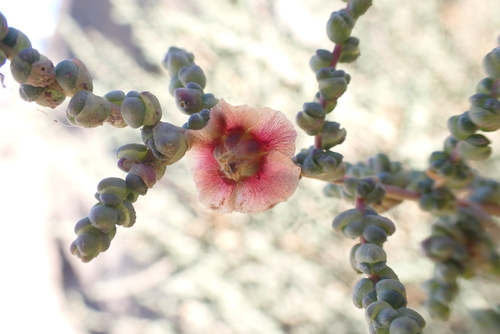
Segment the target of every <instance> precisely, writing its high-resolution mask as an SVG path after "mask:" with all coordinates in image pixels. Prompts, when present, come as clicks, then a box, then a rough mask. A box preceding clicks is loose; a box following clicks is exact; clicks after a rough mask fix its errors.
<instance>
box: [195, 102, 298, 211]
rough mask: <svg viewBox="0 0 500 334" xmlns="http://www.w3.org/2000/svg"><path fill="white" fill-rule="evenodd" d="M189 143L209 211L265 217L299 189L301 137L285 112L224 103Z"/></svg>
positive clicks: (199, 189)
mask: <svg viewBox="0 0 500 334" xmlns="http://www.w3.org/2000/svg"><path fill="white" fill-rule="evenodd" d="M186 137H187V139H188V142H189V144H190V147H191V170H192V171H193V176H194V182H195V184H196V188H197V189H198V191H199V194H200V195H199V199H200V201H201V202H202V203H203V204H204V205H205V206H207V207H209V208H210V209H213V210H215V211H218V212H224V213H228V212H233V211H237V212H245V213H253V212H262V211H265V210H268V209H270V208H272V207H274V206H275V205H276V204H278V203H280V202H283V201H286V200H288V198H290V196H292V195H293V193H294V192H295V189H296V188H297V185H298V182H299V175H300V168H299V167H297V166H296V165H295V164H294V163H293V162H292V160H291V159H292V156H293V154H294V152H295V138H296V137H297V133H296V132H295V130H294V129H293V125H292V123H291V122H290V121H289V120H288V119H287V118H286V117H285V115H284V114H283V113H281V112H280V111H276V110H273V109H270V108H259V109H255V108H252V107H249V106H247V105H241V106H231V105H229V104H227V103H226V102H225V101H224V100H222V99H221V100H220V102H219V103H218V104H217V105H216V106H215V107H213V108H212V109H211V113H210V120H209V121H208V124H207V125H206V126H205V127H204V128H203V129H201V130H188V131H186Z"/></svg>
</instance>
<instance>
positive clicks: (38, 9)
mask: <svg viewBox="0 0 500 334" xmlns="http://www.w3.org/2000/svg"><path fill="white" fill-rule="evenodd" d="M374 2H375V5H374V6H373V7H372V8H371V9H370V10H369V11H368V12H367V13H366V14H365V15H364V16H362V17H361V18H360V19H359V21H358V22H357V24H356V27H355V29H354V31H353V36H356V37H358V38H360V40H361V52H362V55H361V57H360V58H359V59H358V60H357V61H356V62H355V63H352V64H341V65H340V66H339V68H340V69H344V70H345V71H346V72H348V73H349V74H350V75H351V76H352V80H351V83H350V85H349V89H348V91H347V93H346V94H345V95H344V96H343V97H342V98H341V99H340V101H339V105H338V106H337V108H336V109H335V111H334V112H333V113H331V114H330V115H329V120H335V121H337V122H340V123H341V124H342V126H343V127H345V128H346V129H347V132H348V136H347V140H346V142H345V143H344V144H342V145H341V146H339V147H338V152H340V153H342V154H343V155H344V156H345V159H346V161H349V162H352V163H355V162H357V161H365V160H366V159H367V158H368V157H370V156H373V155H375V154H376V153H378V152H383V153H386V154H388V155H389V156H390V157H391V158H392V159H393V160H399V161H402V162H403V163H405V164H406V165H407V166H411V167H412V168H415V169H419V170H422V169H424V168H425V166H426V164H427V157H428V156H429V155H430V154H431V153H432V152H433V151H435V150H440V149H441V147H442V143H443V141H444V139H445V138H446V136H447V135H448V134H447V129H446V120H447V119H448V118H449V117H450V116H452V115H456V114H461V113H462V112H464V111H465V110H467V108H468V97H469V96H470V95H471V94H473V93H474V87H475V85H476V83H477V82H478V81H479V80H480V79H482V78H483V77H484V73H483V71H482V69H481V67H480V64H481V60H482V58H483V57H484V55H485V54H486V53H488V52H489V51H491V49H493V48H494V47H495V46H496V45H497V37H498V35H499V33H500V19H499V17H498V13H500V2H499V1H497V0H476V1H474V4H473V5H471V2H470V1H466V0H434V1H418V2H417V1H407V2H403V3H402V2H401V1H396V0H376V1H374ZM344 6H345V4H344V3H343V2H341V1H340V0H337V1H326V0H307V1H305V0H212V1H203V0H189V1H187V0H86V1H76V0H75V1H66V0H37V1H22V0H19V1H7V0H2V1H1V2H0V11H2V12H3V14H4V15H5V16H6V18H7V20H8V23H9V26H12V27H15V28H17V29H19V30H21V31H23V32H24V33H25V34H26V35H27V36H28V37H30V39H31V41H32V43H33V47H35V48H37V49H38V50H40V51H41V52H42V53H44V54H45V55H47V56H48V57H49V58H51V59H52V61H53V62H54V63H57V62H59V61H61V60H63V59H66V58H70V57H75V58H79V59H81V60H82V61H83V62H84V63H85V64H86V66H87V67H88V69H89V70H90V72H91V73H92V75H93V77H94V93H96V94H98V95H104V94H105V93H107V92H109V91H111V90H116V89H120V90H123V91H125V92H127V91H130V90H138V91H144V90H148V91H151V92H152V93H153V94H155V95H156V96H157V97H158V98H159V100H160V101H161V103H162V107H163V110H164V117H163V120H165V121H168V122H171V123H174V124H177V125H182V124H183V123H184V122H185V121H186V120H187V117H186V116H185V115H183V114H182V113H180V112H179V111H178V110H177V109H176V107H175V104H174V102H173V98H172V97H171V96H170V95H169V94H168V82H169V78H168V73H167V71H166V70H164V69H163V68H162V67H161V65H160V64H161V61H162V60H163V57H164V55H165V53H166V51H167V50H168V48H169V47H170V46H172V45H175V46H177V47H181V48H184V49H186V50H188V51H190V52H193V53H194V54H195V57H196V58H195V62H196V63H197V64H198V65H200V66H201V67H202V68H203V69H204V71H205V73H206V75H207V78H208V84H207V88H206V89H205V92H211V93H213V94H214V95H215V96H216V97H218V98H224V99H226V100H227V101H228V102H229V103H231V104H243V103H244V104H249V105H252V106H256V107H259V106H268V107H272V108H274V109H278V110H281V111H283V112H284V113H285V114H287V115H288V116H289V117H290V119H293V118H294V117H295V114H296V113H297V112H298V111H299V110H301V109H300V108H301V107H302V104H303V103H304V102H308V101H311V100H312V98H313V96H314V94H315V93H316V91H317V83H316V80H315V77H314V73H313V72H312V71H311V70H310V69H309V66H308V62H309V59H310V57H311V56H312V55H313V54H314V52H315V50H316V49H318V48H320V49H331V48H332V47H333V45H332V43H331V42H330V41H329V40H328V38H327V37H326V34H325V25H326V21H327V20H328V18H329V16H330V13H331V12H332V11H334V10H338V9H340V8H343V7H344ZM9 72H10V71H9V67H8V63H7V64H6V65H5V66H4V67H2V68H1V69H0V73H2V74H4V75H5V76H6V78H5V81H4V86H5V87H3V88H0V115H1V119H2V122H1V123H0V132H1V133H2V136H1V141H0V175H2V188H3V191H2V192H1V194H0V199H1V201H0V203H1V204H0V205H1V208H2V221H3V223H2V238H1V242H0V254H2V255H3V256H2V257H3V261H2V262H3V265H2V270H1V272H2V274H1V275H0V296H1V297H0V314H1V317H0V318H1V319H2V320H1V321H0V332H2V333H3V332H5V333H29V332H34V331H43V330H50V332H51V333H68V334H86V333H92V334H94V333H95V334H97V333H98V334H118V333H119V334H136V333H137V334H138V333H141V334H163V333H166V334H170V333H172V334H174V333H176V334H177V333H179V334H181V333H182V334H191V333H192V334H204V333H218V334H232V333H237V334H240V333H241V334H247V333H248V334H251V333H267V334H282V333H287V334H288V333H289V334H309V333H314V334H316V333H325V334H326V333H339V334H343V333H345V334H347V333H349V334H358V333H367V327H366V322H365V320H364V313H363V311H362V310H358V309H356V308H355V307H354V306H353V305H352V302H351V290H352V287H353V285H354V284H355V282H356V281H357V280H358V279H359V278H360V277H361V276H359V275H357V274H355V273H354V272H353V270H352V269H351V268H350V266H349V264H348V254H349V250H350V247H351V246H352V245H353V244H354V243H355V242H354V241H352V240H347V239H345V238H343V237H342V236H340V235H337V234H335V233H334V232H333V231H332V230H331V227H330V224H331V220H332V219H333V217H334V216H335V214H336V213H338V212H339V211H341V210H345V209H348V208H350V207H351V206H350V205H349V204H347V203H342V202H339V201H338V200H335V199H331V198H326V197H324V196H323V194H322V188H323V186H324V184H323V183H322V182H320V181H315V180H307V179H306V180H302V181H301V185H300V186H299V188H298V189H297V191H296V193H295V195H294V196H293V197H292V198H291V199H290V201H288V202H287V203H283V204H280V205H278V206H276V207H275V208H274V209H272V210H270V211H268V212H265V213H261V214H255V215H243V214H236V213H235V214H229V215H220V214H216V213H213V212H210V211H209V210H206V209H205V208H204V207H203V206H202V205H201V204H199V203H198V201H197V193H196V191H195V188H194V184H193V182H192V180H191V178H190V172H189V171H188V169H187V167H186V164H185V161H181V162H179V163H177V164H175V165H173V166H170V167H169V168H168V169H167V173H166V175H165V177H164V178H163V179H162V180H161V181H160V182H159V183H158V184H157V185H156V186H155V188H154V189H152V190H150V191H149V193H148V194H147V195H146V196H145V197H142V198H140V199H139V200H138V202H136V204H135V208H136V211H137V216H138V218H137V223H136V224H135V226H134V227H133V228H132V229H119V230H118V233H117V235H116V237H115V239H114V240H113V242H112V244H111V247H110V249H109V250H108V251H107V252H105V253H102V254H101V255H100V256H99V257H98V258H96V259H94V260H93V261H92V262H91V263H88V264H83V263H81V262H80V261H79V260H78V259H77V258H75V257H73V256H72V255H71V254H70V253H69V245H70V243H71V241H72V240H73V239H74V237H75V236H74V234H73V227H74V224H75V223H76V222H77V221H78V220H79V219H80V218H82V217H85V216H87V214H88V212H89V210H90V208H91V207H92V205H93V204H94V203H95V199H94V198H93V194H94V192H95V188H96V185H97V183H98V182H99V181H100V180H101V179H103V178H106V177H109V176H117V177H124V173H122V172H120V171H119V170H118V169H117V168H116V167H115V166H116V159H115V158H114V151H115V150H116V148H117V147H119V146H121V145H123V144H126V143H132V142H141V139H140V133H139V131H137V130H132V129H129V128H126V129H115V128H112V127H111V126H108V125H104V126H102V127H100V128H97V129H87V130H85V129H80V128H76V127H73V126H71V125H69V124H68V122H67V121H66V120H65V116H64V113H65V106H66V105H67V102H66V103H65V104H63V105H62V106H61V107H59V108H57V109H55V110H51V109H47V108H43V107H39V106H37V105H35V104H28V103H26V102H24V101H22V100H21V99H20V98H19V97H18V84H17V83H16V82H15V81H13V79H12V78H11V77H10V73H9ZM67 101H68V100H67ZM488 137H489V138H490V139H491V140H492V141H493V149H494V152H495V153H494V155H493V156H492V157H491V158H490V159H488V160H487V161H486V162H480V163H477V164H475V165H474V167H475V168H477V169H479V170H480V171H482V172H484V173H485V174H487V175H490V176H492V177H493V178H497V179H498V167H497V166H498V163H499V157H500V156H499V155H498V152H499V149H498V148H499V143H500V138H499V135H498V133H490V134H488ZM311 144H312V138H311V137H308V136H306V135H305V134H304V133H302V132H299V139H298V142H297V150H300V149H301V148H306V147H308V146H310V145H311ZM386 215H388V216H389V217H390V218H391V219H393V220H394V222H395V223H396V226H397V231H396V233H395V235H393V236H391V237H390V238H389V240H388V242H387V243H386V244H385V246H384V247H385V249H386V251H387V254H388V264H389V266H390V267H392V268H393V269H394V270H395V272H396V273H397V274H398V275H399V277H400V279H401V281H402V282H403V283H404V284H405V286H406V288H407V293H408V299H409V307H411V308H414V309H416V310H418V311H419V312H421V313H422V315H423V316H424V317H425V318H426V320H427V321H428V329H427V330H426V333H477V331H475V330H474V327H473V326H472V324H471V321H470V317H469V315H468V311H469V310H470V309H474V308H487V307H491V305H494V304H496V303H498V302H499V300H500V289H499V288H498V287H497V286H495V283H498V282H493V281H492V280H489V279H486V278H475V279H473V280H470V281H461V288H462V293H461V294H460V296H459V297H458V298H457V301H456V302H455V303H454V304H453V305H454V307H453V314H452V317H451V319H450V321H449V322H448V323H441V322H434V321H432V320H431V319H430V317H429V315H428V314H427V313H426V312H425V310H423V309H422V307H421V304H422V303H423V301H424V300H425V294H424V293H423V291H422V289H421V287H420V284H421V283H422V282H423V281H424V280H426V279H427V278H429V277H430V276H431V275H432V264H431V263H430V262H429V261H428V260H426V259H425V258H422V257H421V256H420V251H419V242H420V241H421V240H423V239H424V238H425V237H426V236H427V235H428V234H429V231H430V225H431V224H432V222H433V220H434V218H433V217H431V216H430V215H428V214H425V213H421V212H420V211H419V209H418V207H417V205H416V204H415V203H404V204H403V205H400V206H399V207H397V208H396V209H393V210H392V211H390V212H389V213H387V214H386Z"/></svg>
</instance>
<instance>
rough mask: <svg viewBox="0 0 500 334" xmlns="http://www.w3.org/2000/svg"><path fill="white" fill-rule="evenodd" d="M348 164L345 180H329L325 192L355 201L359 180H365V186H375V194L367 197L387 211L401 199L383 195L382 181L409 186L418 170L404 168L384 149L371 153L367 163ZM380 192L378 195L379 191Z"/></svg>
mask: <svg viewBox="0 0 500 334" xmlns="http://www.w3.org/2000/svg"><path fill="white" fill-rule="evenodd" d="M346 165H347V171H346V174H345V177H344V179H345V180H344V182H343V184H341V185H340V184H328V185H326V186H325V187H324V189H323V192H324V193H325V195H326V196H328V197H334V198H341V199H343V200H346V201H349V202H352V201H354V198H355V197H356V196H358V197H360V196H359V192H357V191H356V188H357V186H358V184H360V183H362V184H364V185H363V186H362V187H368V188H370V189H371V188H373V193H371V194H372V195H370V196H367V197H365V199H366V200H367V201H368V203H370V204H371V205H372V206H373V207H374V208H375V209H376V210H377V212H383V211H386V210H388V209H390V208H392V207H394V206H396V205H398V204H400V203H401V202H402V201H401V200H397V199H392V198H387V197H384V196H380V195H381V194H382V192H381V191H380V190H381V188H380V187H381V185H393V186H397V187H400V188H406V187H408V185H409V184H410V183H411V181H412V180H413V179H414V178H416V177H417V174H418V173H412V172H411V171H409V170H407V169H404V168H403V166H402V164H401V163H400V162H398V161H390V160H389V157H388V156H387V155H386V154H383V153H379V154H377V155H376V156H374V157H370V158H369V159H368V161H367V162H366V163H364V162H358V163H357V164H350V163H346ZM363 180H364V181H363ZM362 181H363V182H362ZM375 181H376V182H375ZM377 184H380V185H377ZM377 193H378V194H379V195H376V194H377ZM375 195H376V196H375Z"/></svg>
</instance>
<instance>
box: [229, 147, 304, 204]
mask: <svg viewBox="0 0 500 334" xmlns="http://www.w3.org/2000/svg"><path fill="white" fill-rule="evenodd" d="M299 176H300V167H298V166H296V165H295V164H294V163H293V162H292V160H291V159H290V158H289V157H287V156H286V155H284V154H283V153H281V152H278V151H271V152H268V155H267V157H266V162H265V163H264V164H263V165H262V170H261V172H260V173H258V174H257V175H255V176H252V177H249V178H248V179H246V180H244V181H243V182H239V183H237V184H236V187H235V188H234V192H233V193H232V194H231V196H233V197H234V200H233V202H234V208H233V210H234V211H238V212H245V213H256V212H262V211H266V210H269V209H271V208H272V207H274V206H275V205H276V204H278V203H281V202H284V201H286V200H288V199H289V198H290V197H291V196H292V195H293V193H294V192H295V189H296V188H297V186H298V184H299Z"/></svg>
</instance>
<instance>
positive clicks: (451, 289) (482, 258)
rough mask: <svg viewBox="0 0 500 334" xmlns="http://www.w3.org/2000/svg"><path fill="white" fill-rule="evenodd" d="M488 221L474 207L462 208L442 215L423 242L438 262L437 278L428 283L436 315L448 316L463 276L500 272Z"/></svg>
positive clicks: (430, 306) (430, 303) (430, 304)
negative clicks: (453, 212)
mask: <svg viewBox="0 0 500 334" xmlns="http://www.w3.org/2000/svg"><path fill="white" fill-rule="evenodd" d="M485 223H486V222H485V221H482V220H481V219H479V218H478V217H477V215H475V214H474V213H473V212H472V211H471V210H467V209H459V210H458V212H457V213H456V214H455V215H451V216H446V217H441V218H440V219H439V220H438V221H437V222H436V223H435V224H434V225H433V226H432V233H431V236H430V237H429V238H427V239H425V240H424V241H423V242H422V248H423V251H424V253H425V255H426V256H427V257H429V258H430V259H431V260H432V261H434V262H435V263H436V266H435V268H434V275H433V278H432V279H430V280H428V281H427V282H425V283H424V288H425V290H426V291H427V294H428V296H429V298H428V300H427V302H426V307H427V308H428V310H429V313H430V314H431V315H432V316H433V317H435V318H438V319H442V320H445V319H447V318H448V316H449V313H450V307H449V304H450V303H451V302H452V301H453V299H454V298H455V297H456V296H457V294H458V291H459V288H458V284H457V279H458V278H459V277H462V278H471V277H473V276H474V275H475V274H477V273H487V274H493V275H495V276H498V275H499V274H500V256H499V254H498V251H497V249H496V245H495V243H494V242H493V240H492V239H491V238H490V236H489V234H488V233H487V231H486V230H485Z"/></svg>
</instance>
